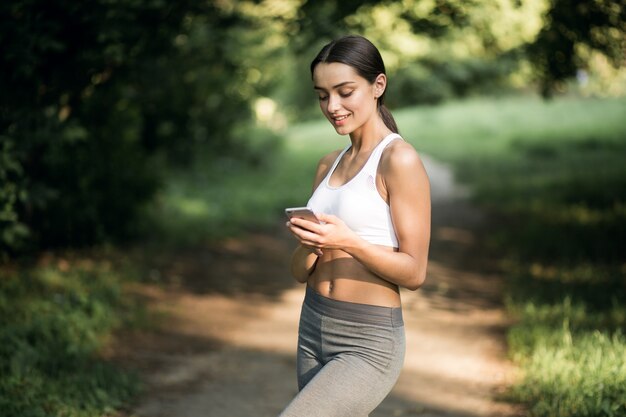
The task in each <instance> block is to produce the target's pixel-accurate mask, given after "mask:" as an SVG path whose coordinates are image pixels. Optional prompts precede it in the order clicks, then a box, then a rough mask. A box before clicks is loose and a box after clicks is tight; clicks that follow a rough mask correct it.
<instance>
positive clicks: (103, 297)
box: [0, 258, 141, 417]
mask: <svg viewBox="0 0 626 417" xmlns="http://www.w3.org/2000/svg"><path fill="white" fill-rule="evenodd" d="M129 273H132V272H131V271H130V270H123V271H121V270H119V269H116V268H113V267H112V265H111V263H110V262H106V261H95V260H93V259H91V260H84V262H83V261H81V262H73V261H67V260H65V259H62V258H57V259H55V262H54V263H52V264H50V265H40V266H36V267H24V268H21V267H18V268H17V269H11V270H8V269H5V270H3V271H2V273H1V274H0V410H2V415H3V416H7V417H9V416H11V417H12V416H16V417H17V416H19V417H40V416H65V417H92V416H98V415H105V414H109V413H111V412H112V411H113V410H115V409H117V408H119V407H120V406H122V405H123V404H124V403H125V402H126V401H128V399H129V398H131V397H132V396H133V395H134V394H135V393H136V392H137V390H138V388H139V380H138V378H137V377H136V376H135V375H133V374H131V373H127V372H122V371H120V370H119V369H118V368H116V367H115V366H113V365H112V364H111V363H110V362H109V361H107V360H106V359H105V358H103V357H102V355H101V353H100V352H101V349H102V348H103V347H104V346H106V343H107V342H108V340H109V338H110V337H111V335H112V332H113V331H114V330H115V329H116V328H118V327H119V326H121V325H122V324H126V325H128V324H129V323H131V322H133V321H134V318H133V317H134V315H135V314H136V313H137V312H138V311H141V309H140V308H138V306H137V305H134V304H133V302H132V301H130V300H128V299H126V298H124V297H123V292H122V282H124V281H128V280H129V277H128V276H127V274H129Z"/></svg>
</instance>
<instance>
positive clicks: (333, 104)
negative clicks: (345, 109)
mask: <svg viewBox="0 0 626 417" xmlns="http://www.w3.org/2000/svg"><path fill="white" fill-rule="evenodd" d="M340 107H341V106H340V103H339V97H337V96H336V95H334V94H331V95H329V96H328V102H327V103H326V110H328V113H331V114H332V113H335V112H336V111H337V110H339V108H340Z"/></svg>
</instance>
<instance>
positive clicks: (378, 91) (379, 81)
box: [372, 74, 387, 99]
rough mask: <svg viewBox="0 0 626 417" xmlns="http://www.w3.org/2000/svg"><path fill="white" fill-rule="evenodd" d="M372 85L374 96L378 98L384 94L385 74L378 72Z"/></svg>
mask: <svg viewBox="0 0 626 417" xmlns="http://www.w3.org/2000/svg"><path fill="white" fill-rule="evenodd" d="M372 86H373V87H374V97H375V98H376V99H378V98H379V97H380V96H382V95H383V94H384V92H385V89H386V88H387V76H386V75H385V74H378V76H377V77H376V79H375V80H374V83H373V84H372Z"/></svg>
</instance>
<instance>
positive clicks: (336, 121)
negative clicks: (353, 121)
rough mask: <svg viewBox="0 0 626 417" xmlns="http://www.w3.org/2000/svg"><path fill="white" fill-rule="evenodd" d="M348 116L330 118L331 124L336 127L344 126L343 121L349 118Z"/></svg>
mask: <svg viewBox="0 0 626 417" xmlns="http://www.w3.org/2000/svg"><path fill="white" fill-rule="evenodd" d="M349 116H350V115H349V114H344V115H341V116H332V117H331V118H332V120H333V123H334V124H335V125H337V126H339V125H342V124H344V121H345V120H346V119H347V118H348V117H349Z"/></svg>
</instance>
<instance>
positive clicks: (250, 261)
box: [115, 157, 519, 417]
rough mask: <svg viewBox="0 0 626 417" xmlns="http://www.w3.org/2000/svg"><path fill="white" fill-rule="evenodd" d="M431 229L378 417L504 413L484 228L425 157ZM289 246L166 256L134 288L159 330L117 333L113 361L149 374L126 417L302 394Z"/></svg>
mask: <svg viewBox="0 0 626 417" xmlns="http://www.w3.org/2000/svg"><path fill="white" fill-rule="evenodd" d="M423 159H424V162H425V165H426V168H427V171H428V173H429V176H430V180H431V187H432V199H433V230H432V232H433V233H432V243H431V254H430V261H429V268H428V275H427V281H426V283H425V285H424V286H423V287H422V288H421V289H420V290H418V291H416V292H410V291H403V293H402V298H403V306H404V318H405V326H406V336H407V355H406V360H405V365H404V369H403V372H402V374H401V376H400V379H399V381H398V383H397V385H396V387H395V388H394V389H393V391H392V392H391V394H390V395H389V396H388V398H387V399H386V400H385V401H384V402H383V403H382V404H381V405H380V407H379V408H378V409H377V410H376V411H375V412H374V413H373V414H372V415H371V417H398V416H407V417H409V416H421V417H440V416H449V417H496V416H498V417H509V416H514V415H519V411H516V410H515V409H514V408H513V407H511V406H510V405H507V404H506V403H503V402H499V401H497V400H496V399H495V398H496V397H497V395H498V393H499V392H501V391H502V389H503V388H504V387H505V386H506V385H507V384H508V383H510V381H511V378H512V377H513V371H514V370H513V368H512V367H511V365H510V364H509V363H508V362H507V361H506V359H505V345H504V331H505V328H506V324H507V323H506V318H505V316H504V313H503V309H502V305H501V302H500V300H501V291H502V288H501V287H502V283H501V277H499V276H498V274H497V272H496V270H495V268H493V266H492V265H490V258H489V255H488V254H487V253H484V252H482V251H481V250H480V245H479V243H480V232H479V231H477V230H480V229H479V227H480V225H481V224H482V223H483V222H484V221H485V220H486V219H484V217H483V215H482V214H481V213H480V212H479V211H477V210H476V209H475V208H473V207H472V206H471V204H470V203H469V202H468V200H467V196H466V193H465V192H464V191H463V189H462V188H460V187H459V186H457V185H456V184H455V183H454V180H453V177H452V174H451V172H450V170H449V169H448V168H447V167H446V166H445V165H443V164H441V163H438V162H436V161H434V160H432V159H430V158H427V157H424V158H423ZM293 245H294V243H293V241H292V239H291V238H290V236H288V234H287V233H286V232H285V231H284V230H283V227H282V225H277V227H276V229H275V230H272V231H261V232H259V231H257V232H254V231H251V232H250V234H249V235H247V236H246V238H243V239H229V240H226V241H225V242H223V243H222V244H221V245H220V246H219V247H217V246H216V247H210V248H202V249H197V250H194V251H191V252H190V251H185V252H180V253H174V254H169V255H167V256H164V257H160V258H159V259H156V260H154V261H153V263H152V266H151V268H152V269H151V271H150V276H152V277H154V279H155V280H160V281H164V282H166V283H167V284H166V285H163V284H160V285H145V284H144V285H140V286H137V288H135V291H136V292H137V293H138V294H140V295H141V296H142V297H146V298H147V299H148V300H150V305H151V306H152V307H153V309H154V310H155V311H156V312H157V314H158V313H159V312H161V313H163V314H162V317H163V319H162V321H161V325H160V326H159V329H157V330H153V331H149V332H148V331H144V332H133V333H128V334H125V335H122V336H121V337H120V338H119V340H118V342H117V344H116V347H115V351H116V353H115V355H116V356H117V358H118V360H119V361H120V362H121V363H123V364H125V365H126V366H128V367H132V368H134V369H137V370H139V371H140V372H141V373H142V374H143V376H144V377H145V380H146V381H147V382H146V386H145V389H144V392H143V394H142V395H141V397H140V398H139V399H138V401H137V402H136V404H134V405H133V406H132V407H131V408H130V409H129V410H126V411H125V412H124V413H122V415H123V416H136V417H200V416H202V417H264V416H267V417H272V416H276V415H277V414H278V413H279V412H280V411H281V410H282V408H283V407H284V406H285V405H286V404H287V403H288V402H289V401H290V399H291V398H292V397H293V396H294V395H295V394H296V379H295V345H296V339H297V325H298V316H299V311H300V306H301V302H302V299H303V295H304V292H303V287H302V286H301V285H299V284H295V283H294V281H293V280H292V279H291V278H290V277H289V273H288V266H287V260H288V257H289V254H290V252H291V250H292V248H293Z"/></svg>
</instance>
